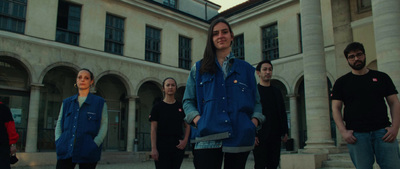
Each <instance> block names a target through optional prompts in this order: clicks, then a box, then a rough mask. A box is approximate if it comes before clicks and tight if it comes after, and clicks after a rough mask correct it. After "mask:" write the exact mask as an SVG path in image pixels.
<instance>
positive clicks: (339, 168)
mask: <svg viewBox="0 0 400 169" xmlns="http://www.w3.org/2000/svg"><path fill="white" fill-rule="evenodd" d="M319 169H356V168H354V167H353V168H343V167H324V168H319Z"/></svg>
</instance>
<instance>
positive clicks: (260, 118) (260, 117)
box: [252, 83, 265, 129]
mask: <svg viewBox="0 0 400 169" xmlns="http://www.w3.org/2000/svg"><path fill="white" fill-rule="evenodd" d="M256 84H257V83H256ZM255 89H256V90H255V94H254V95H255V97H256V99H255V101H256V102H255V103H254V113H253V116H252V117H253V118H256V119H257V120H258V122H259V124H258V127H257V129H259V128H260V127H261V124H262V123H263V122H264V120H265V116H264V115H263V114H262V107H261V103H260V94H259V93H258V87H257V85H256V86H255Z"/></svg>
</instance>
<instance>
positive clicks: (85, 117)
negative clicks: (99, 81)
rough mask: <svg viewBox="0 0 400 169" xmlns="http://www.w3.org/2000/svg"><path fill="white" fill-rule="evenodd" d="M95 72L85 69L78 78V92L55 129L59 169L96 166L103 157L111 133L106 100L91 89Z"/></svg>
mask: <svg viewBox="0 0 400 169" xmlns="http://www.w3.org/2000/svg"><path fill="white" fill-rule="evenodd" d="M93 83H94V76H93V73H92V72H91V71H90V70H88V69H81V70H80V71H79V73H78V76H77V77H76V84H75V85H74V86H75V87H77V88H78V94H77V95H74V96H71V97H69V98H66V99H65V100H64V101H63V103H62V105H61V109H60V115H59V116H58V120H57V126H56V129H55V140H56V151H57V166H56V168H57V169H73V168H75V165H76V164H79V168H80V169H94V168H96V165H97V162H98V161H99V160H100V156H101V148H102V143H103V140H104V137H105V136H106V134H107V123H108V115H107V105H106V103H105V100H104V99H103V98H101V97H99V96H96V95H93V94H91V93H90V92H89V90H90V87H91V86H92V85H93Z"/></svg>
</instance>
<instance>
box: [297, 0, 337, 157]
mask: <svg viewBox="0 0 400 169" xmlns="http://www.w3.org/2000/svg"><path fill="white" fill-rule="evenodd" d="M300 14H301V27H302V35H303V66H304V88H305V102H306V113H307V114H306V117H307V119H306V121H307V141H306V144H307V146H306V147H305V149H308V151H309V152H321V150H326V149H330V148H332V147H334V146H333V143H334V142H333V140H332V137H331V130H330V119H329V99H328V86H327V80H326V66H325V51H324V37H323V31H322V19H321V2H320V1H319V0H300Z"/></svg>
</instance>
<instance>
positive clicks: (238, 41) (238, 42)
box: [232, 34, 244, 60]
mask: <svg viewBox="0 0 400 169" xmlns="http://www.w3.org/2000/svg"><path fill="white" fill-rule="evenodd" d="M232 51H233V54H234V55H235V57H236V58H238V59H242V60H244V36H243V34H241V35H238V36H235V38H234V39H233V45H232Z"/></svg>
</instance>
